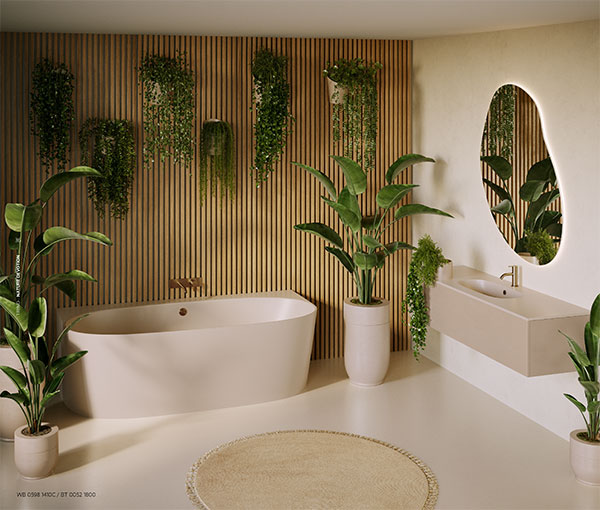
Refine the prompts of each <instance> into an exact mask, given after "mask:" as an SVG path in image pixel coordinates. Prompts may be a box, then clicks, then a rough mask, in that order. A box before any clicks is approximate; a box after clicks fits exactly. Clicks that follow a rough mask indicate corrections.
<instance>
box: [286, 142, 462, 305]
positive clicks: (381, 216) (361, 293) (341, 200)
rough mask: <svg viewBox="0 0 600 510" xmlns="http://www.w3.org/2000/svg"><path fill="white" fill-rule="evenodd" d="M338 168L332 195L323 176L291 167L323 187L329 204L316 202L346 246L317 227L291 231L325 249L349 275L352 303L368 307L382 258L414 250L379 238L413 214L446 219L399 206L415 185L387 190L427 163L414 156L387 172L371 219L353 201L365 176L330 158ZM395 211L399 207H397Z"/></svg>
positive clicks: (354, 167)
mask: <svg viewBox="0 0 600 510" xmlns="http://www.w3.org/2000/svg"><path fill="white" fill-rule="evenodd" d="M331 158H333V159H334V160H335V162H336V163H337V164H338V165H339V166H340V167H341V169H342V172H343V174H344V179H345V182H346V186H345V187H344V188H343V189H342V190H341V191H340V192H339V193H338V191H337V190H336V188H335V186H334V184H333V182H332V181H331V179H329V177H327V176H326V175H325V174H324V173H323V172H321V171H319V170H316V169H314V168H311V167H309V166H306V165H303V164H301V163H293V164H294V165H297V166H299V167H301V168H303V169H304V170H306V171H307V172H309V173H311V174H312V175H313V176H315V177H316V178H317V179H318V180H319V182H320V183H321V184H322V185H323V186H324V187H325V190H326V191H327V193H328V194H329V198H327V197H325V196H322V197H321V199H322V200H323V201H324V202H325V203H326V204H327V205H329V206H330V207H331V208H332V209H333V210H334V211H335V212H336V213H337V214H338V216H339V218H340V220H341V221H342V224H343V226H344V230H345V232H346V240H345V241H344V240H343V239H342V236H340V235H339V234H338V233H337V232H336V231H335V230H334V229H332V228H331V227H329V226H328V225H325V224H323V223H302V224H299V225H295V226H294V228H295V229H296V230H300V231H302V232H308V233H310V234H314V235H316V236H319V237H321V238H323V239H325V241H327V242H328V243H329V244H330V245H329V246H326V247H325V250H326V251H327V252H329V253H331V254H332V255H333V256H334V257H336V258H337V259H338V260H339V261H340V262H341V263H342V265H343V266H344V267H345V268H346V269H347V270H348V271H349V272H350V273H351V274H352V278H353V279H354V283H355V285H356V288H357V290H358V302H360V303H361V304H364V305H368V304H374V303H376V302H377V301H376V300H374V298H373V287H374V284H375V277H376V276H377V272H378V271H379V270H380V269H382V268H383V266H384V264H385V261H386V259H387V257H389V256H390V255H392V254H393V253H394V252H396V251H398V250H400V249H411V250H412V249H414V246H412V245H410V244H408V243H404V242H401V241H392V242H387V243H385V244H384V243H383V240H382V237H383V234H384V233H385V232H386V230H388V229H389V228H390V227H391V226H392V225H393V224H394V223H396V222H397V221H400V220H401V219H402V218H405V217H407V216H412V215H414V214H438V215H441V216H448V217H452V216H451V215H450V214H448V213H446V212H444V211H441V210H439V209H434V208H432V207H428V206H426V205H423V204H405V205H400V202H401V201H402V199H403V198H404V197H405V196H406V195H408V193H410V191H411V190H412V189H413V188H415V187H417V186H418V185H417V184H393V182H394V180H395V179H396V178H397V177H398V176H399V175H400V174H401V173H402V171H403V170H404V169H406V168H408V167H409V166H412V165H414V164H417V163H423V162H434V160H433V159H431V158H428V157H425V156H421V155H420V154H406V155H404V156H401V157H400V158H398V159H397V160H396V161H395V162H394V163H393V164H392V165H391V166H390V167H389V169H388V170H387V172H386V174H385V179H386V182H387V184H386V185H385V186H383V187H382V188H381V189H380V190H379V191H378V192H377V195H376V203H377V210H376V212H375V213H374V214H370V215H364V214H363V213H362V212H361V210H360V205H359V202H358V196H359V195H361V194H362V193H364V192H365V191H366V189H367V174H366V173H365V171H364V170H363V169H362V167H361V166H360V165H359V164H358V163H356V162H355V161H353V160H352V159H350V158H347V157H343V156H331ZM398 206H399V207H398Z"/></svg>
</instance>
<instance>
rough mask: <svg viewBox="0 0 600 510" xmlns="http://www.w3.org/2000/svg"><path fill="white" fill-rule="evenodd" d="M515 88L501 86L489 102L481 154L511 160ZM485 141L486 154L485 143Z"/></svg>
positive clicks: (512, 86)
mask: <svg viewBox="0 0 600 510" xmlns="http://www.w3.org/2000/svg"><path fill="white" fill-rule="evenodd" d="M515 99H516V87H515V86H514V85H503V86H502V87H500V88H499V89H498V90H497V91H496V93H495V94H494V96H493V97H492V101H491V102H490V109H489V110H488V116H487V119H486V123H485V126H484V128H483V137H482V140H481V151H482V154H487V155H499V156H502V157H503V158H504V159H507V160H508V161H511V160H512V156H513V145H514V130H515ZM486 141H487V147H488V150H487V153H486V152H485V142H486Z"/></svg>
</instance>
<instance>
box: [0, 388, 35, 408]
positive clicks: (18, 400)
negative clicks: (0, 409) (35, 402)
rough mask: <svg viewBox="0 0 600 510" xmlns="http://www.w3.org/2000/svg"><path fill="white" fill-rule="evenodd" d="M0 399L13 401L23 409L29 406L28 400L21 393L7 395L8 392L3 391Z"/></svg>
mask: <svg viewBox="0 0 600 510" xmlns="http://www.w3.org/2000/svg"><path fill="white" fill-rule="evenodd" d="M0 397H1V398H8V399H10V400H14V401H15V402H16V403H17V404H20V405H22V406H24V407H27V406H28V405H29V398H28V397H27V395H25V394H24V393H22V392H19V393H9V392H8V391H6V390H4V391H3V392H2V393H0Z"/></svg>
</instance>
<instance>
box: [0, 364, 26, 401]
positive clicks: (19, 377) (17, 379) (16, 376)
mask: <svg viewBox="0 0 600 510" xmlns="http://www.w3.org/2000/svg"><path fill="white" fill-rule="evenodd" d="M0 370H2V371H3V372H4V373H5V374H6V375H7V376H8V378H9V379H10V380H11V381H12V382H14V383H15V386H16V387H17V388H19V391H21V392H22V393H24V394H25V395H29V391H28V390H27V379H26V378H25V376H24V375H23V374H22V373H21V372H19V371H18V370H15V369H14V368H11V367H4V366H2V367H0Z"/></svg>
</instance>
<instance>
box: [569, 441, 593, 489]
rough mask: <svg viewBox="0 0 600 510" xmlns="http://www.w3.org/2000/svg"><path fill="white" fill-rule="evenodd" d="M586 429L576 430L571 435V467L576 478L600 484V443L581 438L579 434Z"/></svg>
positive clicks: (586, 482)
mask: <svg viewBox="0 0 600 510" xmlns="http://www.w3.org/2000/svg"><path fill="white" fill-rule="evenodd" d="M581 432H585V430H583V429H580V430H574V431H573V432H571V436H570V448H569V449H570V457H571V467H572V468H573V472H574V473H575V478H577V480H578V481H579V482H581V483H584V484H586V485H600V443H590V442H588V441H584V440H583V439H579V438H578V437H577V434H579V433H581Z"/></svg>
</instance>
